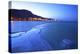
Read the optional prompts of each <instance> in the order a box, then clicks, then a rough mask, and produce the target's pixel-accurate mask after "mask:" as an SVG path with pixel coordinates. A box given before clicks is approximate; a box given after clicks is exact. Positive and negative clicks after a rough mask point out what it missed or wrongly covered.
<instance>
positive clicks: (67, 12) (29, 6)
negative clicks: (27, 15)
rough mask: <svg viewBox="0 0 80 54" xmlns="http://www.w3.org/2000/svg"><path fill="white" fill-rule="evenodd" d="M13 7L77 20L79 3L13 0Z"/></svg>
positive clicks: (43, 15) (43, 14) (49, 16)
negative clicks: (15, 0)
mask: <svg viewBox="0 0 80 54" xmlns="http://www.w3.org/2000/svg"><path fill="white" fill-rule="evenodd" d="M11 8H12V9H25V10H29V11H31V12H32V13H34V14H36V15H39V16H42V17H46V18H54V19H58V20H64V21H65V20H66V21H76V20H77V17H78V16H77V15H78V11H77V10H78V6H77V5H66V4H50V3H32V2H12V7H11Z"/></svg>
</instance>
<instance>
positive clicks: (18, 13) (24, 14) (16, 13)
mask: <svg viewBox="0 0 80 54" xmlns="http://www.w3.org/2000/svg"><path fill="white" fill-rule="evenodd" d="M9 13H10V15H11V16H13V17H17V18H29V17H33V18H34V17H37V18H43V17H41V16H37V15H34V14H33V13H32V12H31V11H29V10H24V9H22V10H18V9H9Z"/></svg>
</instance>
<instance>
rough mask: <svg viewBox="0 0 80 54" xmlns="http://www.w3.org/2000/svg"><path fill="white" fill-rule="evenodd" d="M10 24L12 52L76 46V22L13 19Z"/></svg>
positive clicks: (74, 47)
mask: <svg viewBox="0 0 80 54" xmlns="http://www.w3.org/2000/svg"><path fill="white" fill-rule="evenodd" d="M11 24H12V25H11V34H10V35H11V36H10V39H11V40H12V41H11V45H12V47H11V48H12V52H28V51H46V50H62V49H76V48H77V33H78V31H77V29H78V28H77V22H52V21H51V22H50V21H48V22H47V21H45V22H44V21H32V22H31V21H14V22H12V23H11ZM14 37H15V38H14Z"/></svg>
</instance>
